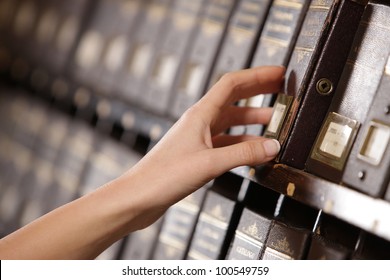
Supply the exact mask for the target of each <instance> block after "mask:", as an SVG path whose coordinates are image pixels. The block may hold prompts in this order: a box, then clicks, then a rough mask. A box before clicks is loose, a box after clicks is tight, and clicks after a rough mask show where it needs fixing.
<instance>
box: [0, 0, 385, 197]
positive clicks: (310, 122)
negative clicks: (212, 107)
mask: <svg viewBox="0 0 390 280" xmlns="http://www.w3.org/2000/svg"><path fill="white" fill-rule="evenodd" d="M0 5H1V9H0V10H1V11H2V12H1V14H0V34H1V36H2V37H3V38H5V40H2V42H1V44H0V60H1V65H2V66H1V71H2V72H3V73H5V75H8V76H9V77H10V78H11V79H12V80H16V81H20V82H25V83H26V84H28V85H29V86H31V87H32V88H33V89H34V90H35V91H37V92H39V93H40V94H42V95H44V96H47V97H49V98H50V99H53V100H55V102H56V103H58V105H59V106H64V107H69V108H73V109H76V110H77V111H78V113H79V114H80V115H81V116H84V117H87V118H90V117H92V116H96V115H97V116H98V118H100V119H106V120H107V122H108V123H109V125H112V124H113V123H116V124H119V125H120V126H123V127H124V128H125V129H127V130H132V131H136V132H137V133H141V134H143V135H145V136H146V137H151V138H156V139H158V138H159V137H161V135H162V134H163V133H164V132H165V131H166V130H167V129H168V128H169V127H170V126H171V124H172V122H173V121H175V120H176V119H177V118H179V117H180V116H181V114H182V113H183V112H184V111H185V110H186V109H187V108H188V107H189V106H191V105H192V104H193V103H194V102H196V101H197V100H198V99H199V98H200V97H201V96H202V95H203V94H204V92H205V91H206V90H207V89H208V88H209V87H210V86H211V85H212V84H214V83H215V82H216V81H217V80H218V79H219V78H220V77H221V76H222V75H223V74H225V73H227V72H230V71H234V70H238V69H242V68H247V67H254V66H260V65H285V66H287V73H286V82H285V86H284V88H283V89H282V91H281V92H280V93H279V94H278V95H277V98H276V102H275V104H274V115H273V118H272V120H271V123H270V125H269V126H268V127H267V129H266V130H265V132H263V130H264V128H262V127H260V126H256V125H254V126H249V127H246V128H243V127H235V128H233V129H232V130H231V132H230V133H232V134H237V133H243V132H244V133H248V134H255V135H261V134H263V133H264V135H265V136H266V137H271V138H276V139H278V140H279V142H280V143H281V144H282V152H281V154H280V156H279V158H278V160H277V161H278V162H279V163H283V164H287V165H289V166H292V167H294V168H298V169H304V170H306V171H308V172H310V173H313V174H316V175H318V176H320V177H324V178H325V179H328V180H331V181H333V182H336V183H341V182H342V183H343V184H345V185H348V186H350V187H352V188H355V189H358V190H359V191H362V192H364V193H367V194H369V195H371V196H374V197H382V198H383V197H384V196H385V195H386V194H385V193H386V190H387V189H388V185H389V180H390V174H389V172H388V168H389V164H390V151H389V149H387V146H388V143H389V139H390V126H389V123H390V122H389V115H390V113H389V111H390V109H389V106H390V105H389V100H388V98H387V96H386V92H387V90H388V83H389V82H388V80H389V73H390V70H389V69H390V60H389V55H390V38H389V36H387V34H388V32H389V26H390V22H389V20H390V17H389V13H390V8H389V6H388V3H386V1H380V0H375V1H370V2H369V3H368V4H367V1H366V0H311V1H310V0H275V1H271V0H241V1H233V0H196V1H184V0H176V1H168V0H151V1H136V0H133V1H131V0H130V1H121V0H116V1H108V0H101V1H87V0H83V1H66V3H63V1H44V0H40V1H38V0H37V1H32V0H19V1H12V0H2V1H0ZM274 99H275V98H273V97H270V96H269V95H260V96H257V97H255V98H251V99H249V100H243V101H241V102H240V103H239V104H238V105H239V106H254V107H261V106H269V105H272V104H273V103H274V101H275V100H274ZM145 120H146V121H145ZM389 197H390V192H389V194H387V199H389Z"/></svg>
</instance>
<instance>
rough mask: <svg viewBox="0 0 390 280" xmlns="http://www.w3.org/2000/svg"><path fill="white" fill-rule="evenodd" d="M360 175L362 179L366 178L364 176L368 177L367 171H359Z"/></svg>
mask: <svg viewBox="0 0 390 280" xmlns="http://www.w3.org/2000/svg"><path fill="white" fill-rule="evenodd" d="M358 177H359V179H360V180H364V178H365V177H366V172H365V171H359V173H358Z"/></svg>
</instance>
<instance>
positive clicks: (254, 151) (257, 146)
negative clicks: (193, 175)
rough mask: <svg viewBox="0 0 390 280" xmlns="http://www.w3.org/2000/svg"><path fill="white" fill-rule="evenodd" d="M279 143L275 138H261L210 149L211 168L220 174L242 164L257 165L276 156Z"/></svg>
mask: <svg viewBox="0 0 390 280" xmlns="http://www.w3.org/2000/svg"><path fill="white" fill-rule="evenodd" d="M279 151H280V144H279V142H278V141H277V140H275V139H267V138H263V139H261V140H250V141H245V142H241V143H238V144H234V145H230V146H226V147H222V148H216V149H213V150H211V152H212V155H211V156H212V158H213V162H214V164H213V169H215V170H214V171H215V172H216V173H217V174H222V173H224V172H226V171H228V170H230V169H233V168H235V167H238V166H243V165H249V166H254V165H259V164H262V163H265V162H268V161H270V160H272V159H273V158H275V157H276V155H277V154H278V153H279Z"/></svg>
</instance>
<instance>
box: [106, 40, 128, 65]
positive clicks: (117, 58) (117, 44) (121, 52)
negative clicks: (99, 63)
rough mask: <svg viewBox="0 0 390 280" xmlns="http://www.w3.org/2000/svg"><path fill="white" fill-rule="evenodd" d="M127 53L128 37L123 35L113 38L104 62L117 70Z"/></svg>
mask: <svg viewBox="0 0 390 280" xmlns="http://www.w3.org/2000/svg"><path fill="white" fill-rule="evenodd" d="M125 54H126V38H124V37H123V36H121V37H117V38H115V39H114V40H112V41H111V42H110V43H109V44H108V47H107V51H106V54H105V57H104V64H105V66H106V68H107V69H108V70H110V71H115V70H117V69H118V68H119V67H120V66H121V64H122V62H123V58H124V56H125Z"/></svg>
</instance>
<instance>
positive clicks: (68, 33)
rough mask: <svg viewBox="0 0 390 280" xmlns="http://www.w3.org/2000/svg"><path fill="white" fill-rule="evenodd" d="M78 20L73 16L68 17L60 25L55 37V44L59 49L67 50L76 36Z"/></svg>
mask: <svg viewBox="0 0 390 280" xmlns="http://www.w3.org/2000/svg"><path fill="white" fill-rule="evenodd" d="M77 29H78V22H77V20H76V19H75V18H73V17H68V18H67V19H66V20H65V21H63V22H62V23H61V25H60V28H59V31H58V33H57V38H56V46H57V48H58V49H59V50H61V51H64V52H66V51H68V50H69V49H70V48H71V46H72V45H73V42H74V40H75V38H76V33H77Z"/></svg>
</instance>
